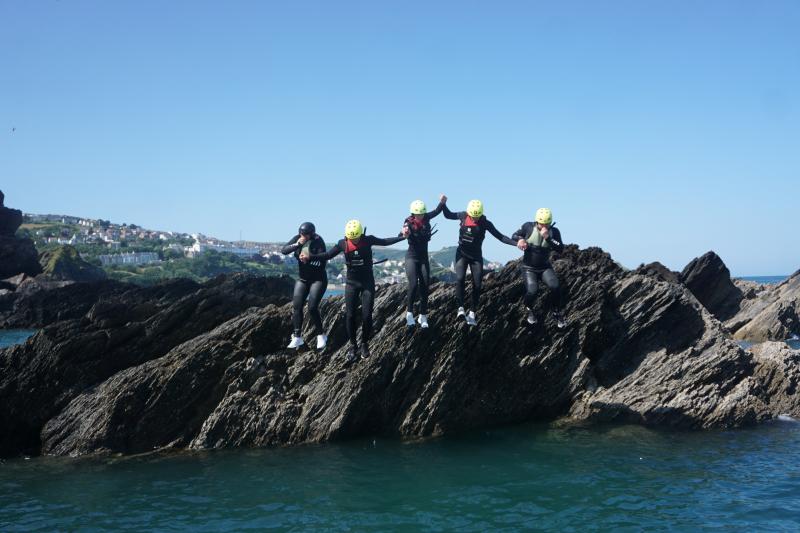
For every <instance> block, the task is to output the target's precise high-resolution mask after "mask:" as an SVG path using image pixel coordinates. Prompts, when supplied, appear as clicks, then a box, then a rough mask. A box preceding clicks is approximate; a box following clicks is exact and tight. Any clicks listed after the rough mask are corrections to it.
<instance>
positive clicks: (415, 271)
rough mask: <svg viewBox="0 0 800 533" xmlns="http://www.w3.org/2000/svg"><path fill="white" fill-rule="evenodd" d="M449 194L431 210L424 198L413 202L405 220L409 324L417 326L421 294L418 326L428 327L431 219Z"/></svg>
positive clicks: (407, 313) (440, 209)
mask: <svg viewBox="0 0 800 533" xmlns="http://www.w3.org/2000/svg"><path fill="white" fill-rule="evenodd" d="M446 201H447V196H445V195H441V196H440V197H439V205H438V206H436V209H434V210H433V211H431V212H430V213H429V212H428V210H427V208H426V207H425V203H424V202H423V201H422V200H415V201H413V202H411V208H410V209H411V215H410V216H408V217H407V218H406V220H405V222H404V223H403V228H404V230H407V232H408V251H407V252H406V277H407V278H408V299H407V305H406V325H407V326H408V327H413V326H414V302H415V301H416V299H417V293H419V317H418V318H417V320H418V321H419V325H420V326H421V327H423V328H427V327H428V287H429V285H430V279H431V264H430V260H429V259H428V242H429V241H430V240H431V236H432V235H433V232H432V230H431V223H430V221H431V219H432V218H434V217H436V216H437V215H438V214H439V213H441V212H442V209H443V208H444V204H445V202H446Z"/></svg>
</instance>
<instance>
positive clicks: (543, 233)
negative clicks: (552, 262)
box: [539, 226, 550, 239]
mask: <svg viewBox="0 0 800 533" xmlns="http://www.w3.org/2000/svg"><path fill="white" fill-rule="evenodd" d="M539 235H541V236H542V238H543V239H546V238H548V237H549V236H550V228H549V227H547V226H539Z"/></svg>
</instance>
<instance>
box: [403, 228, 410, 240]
mask: <svg viewBox="0 0 800 533" xmlns="http://www.w3.org/2000/svg"><path fill="white" fill-rule="evenodd" d="M402 234H403V237H406V238H408V236H409V235H410V234H411V230H410V229H409V228H408V226H403V231H402Z"/></svg>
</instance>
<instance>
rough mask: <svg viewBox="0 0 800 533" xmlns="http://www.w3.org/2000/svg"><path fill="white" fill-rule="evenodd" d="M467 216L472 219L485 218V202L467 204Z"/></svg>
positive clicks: (478, 201) (477, 201)
mask: <svg viewBox="0 0 800 533" xmlns="http://www.w3.org/2000/svg"><path fill="white" fill-rule="evenodd" d="M467 214H468V215H469V216H471V217H472V218H480V217H482V216H483V202H481V201H480V200H470V201H469V203H468V204H467Z"/></svg>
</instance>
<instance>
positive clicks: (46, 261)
mask: <svg viewBox="0 0 800 533" xmlns="http://www.w3.org/2000/svg"><path fill="white" fill-rule="evenodd" d="M39 263H40V264H41V265H42V273H43V274H44V275H45V276H47V277H48V278H49V279H51V280H54V281H75V282H89V281H101V280H104V279H106V278H107V277H108V276H107V275H106V272H105V270H103V269H102V268H100V267H98V266H95V265H92V264H90V263H87V262H86V261H84V260H83V259H82V258H81V256H80V254H79V253H78V250H76V249H75V248H74V247H72V246H60V247H58V248H56V249H55V250H52V251H48V252H43V253H42V255H41V256H40V257H39Z"/></svg>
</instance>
